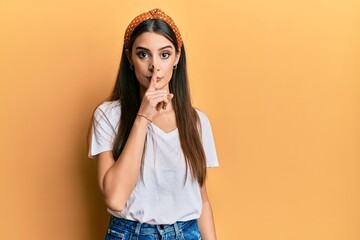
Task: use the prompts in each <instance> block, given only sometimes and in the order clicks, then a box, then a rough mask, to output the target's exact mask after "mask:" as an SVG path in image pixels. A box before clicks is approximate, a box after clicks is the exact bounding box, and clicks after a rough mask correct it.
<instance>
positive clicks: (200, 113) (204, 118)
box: [195, 108, 209, 123]
mask: <svg viewBox="0 0 360 240" xmlns="http://www.w3.org/2000/svg"><path fill="white" fill-rule="evenodd" d="M195 111H196V113H197V115H198V116H199V119H200V122H201V123H203V122H209V118H208V116H207V115H206V114H205V113H204V112H203V111H201V110H200V109H198V108H195Z"/></svg>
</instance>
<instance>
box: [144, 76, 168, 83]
mask: <svg viewBox="0 0 360 240" xmlns="http://www.w3.org/2000/svg"><path fill="white" fill-rule="evenodd" d="M146 78H147V80H149V81H151V78H152V77H146ZM163 78H164V77H157V78H156V82H160V81H161V79H163Z"/></svg>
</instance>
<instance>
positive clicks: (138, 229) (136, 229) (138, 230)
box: [135, 222, 141, 236]
mask: <svg viewBox="0 0 360 240" xmlns="http://www.w3.org/2000/svg"><path fill="white" fill-rule="evenodd" d="M140 229H141V223H139V222H138V223H137V224H136V228H135V235H136V236H139V235H140Z"/></svg>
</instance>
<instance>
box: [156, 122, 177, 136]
mask: <svg viewBox="0 0 360 240" xmlns="http://www.w3.org/2000/svg"><path fill="white" fill-rule="evenodd" d="M150 125H151V126H152V127H153V129H154V130H155V131H156V132H157V133H159V134H160V135H162V136H166V137H170V136H172V135H174V134H177V132H178V128H175V129H173V130H171V131H170V132H165V131H164V130H162V129H161V128H159V127H158V126H157V125H156V124H154V123H150Z"/></svg>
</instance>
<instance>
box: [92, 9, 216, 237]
mask: <svg viewBox="0 0 360 240" xmlns="http://www.w3.org/2000/svg"><path fill="white" fill-rule="evenodd" d="M89 156H90V157H92V158H96V159H97V162H98V182H99V185H100V188H101V191H102V193H103V195H104V198H105V202H106V204H107V206H108V211H109V212H110V213H111V218H110V223H109V228H108V231H107V235H106V239H107V240H110V239H123V240H127V239H131V240H135V239H138V240H145V239H146V240H155V239H163V240H165V239H166V240H174V239H182V240H193V239H194V240H195V239H196V240H198V239H206V240H212V239H216V235H215V227H214V221H213V216H212V210H211V206H210V202H209V200H208V197H207V193H206V187H205V178H206V168H207V167H215V166H218V159H217V155H216V151H215V146H214V140H213V135H212V130H211V126H210V123H209V120H208V118H207V117H206V115H205V114H204V113H203V112H201V111H199V110H197V109H194V108H193V107H192V105H191V101H190V93H189V84H188V79H187V73H186V55H185V48H184V43H183V41H182V39H181V35H180V32H179V30H178V28H177V27H176V25H175V23H174V21H173V20H172V19H171V18H170V17H169V16H167V15H166V14H165V13H164V12H162V11H161V10H160V9H154V10H151V11H149V12H145V13H143V14H140V15H139V16H137V17H136V18H135V19H134V20H133V21H132V22H131V23H130V25H129V26H128V28H127V29H126V32H125V37H124V47H123V52H122V58H121V63H120V69H119V73H118V77H117V81H116V83H115V87H114V89H113V92H112V94H111V96H110V98H109V100H108V101H106V102H104V103H102V104H101V105H100V106H98V107H97V109H96V110H95V112H94V117H93V124H92V129H91V139H90V149H89Z"/></svg>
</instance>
